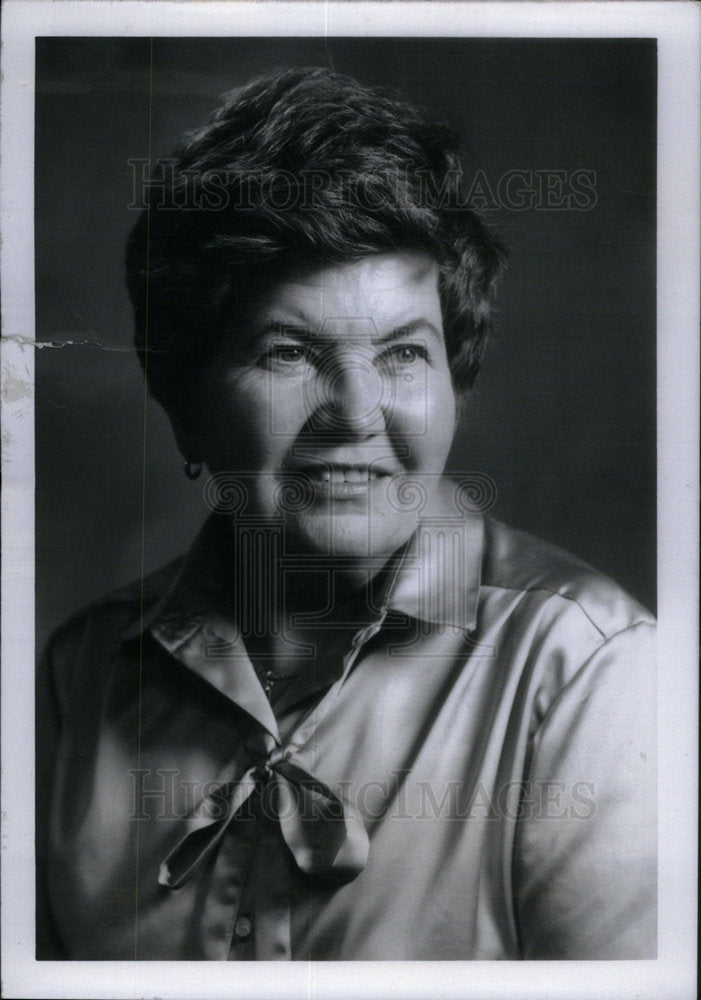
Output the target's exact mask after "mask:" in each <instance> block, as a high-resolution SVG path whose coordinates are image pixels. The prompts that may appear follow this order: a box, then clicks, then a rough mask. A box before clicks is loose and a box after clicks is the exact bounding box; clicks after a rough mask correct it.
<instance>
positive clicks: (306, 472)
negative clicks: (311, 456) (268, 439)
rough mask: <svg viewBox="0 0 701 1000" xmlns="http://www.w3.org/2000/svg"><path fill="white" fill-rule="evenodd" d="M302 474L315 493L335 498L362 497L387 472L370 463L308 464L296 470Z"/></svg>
mask: <svg viewBox="0 0 701 1000" xmlns="http://www.w3.org/2000/svg"><path fill="white" fill-rule="evenodd" d="M297 471H298V473H299V474H300V475H302V476H304V477H305V478H306V479H307V480H308V481H309V484H310V485H311V487H312V488H313V490H314V492H315V494H316V495H317V496H318V497H320V498H322V497H329V498H333V499H337V500H345V499H352V498H353V497H362V496H365V495H366V494H367V493H369V491H370V489H371V488H372V487H373V486H374V485H375V484H376V483H377V482H379V481H380V480H382V479H386V478H387V476H388V475H389V473H388V472H387V471H386V470H384V469H381V468H376V467H374V466H371V465H332V464H330V463H328V462H327V463H324V464H323V465H321V464H320V465H308V466H305V467H304V468H300V469H298V470H297Z"/></svg>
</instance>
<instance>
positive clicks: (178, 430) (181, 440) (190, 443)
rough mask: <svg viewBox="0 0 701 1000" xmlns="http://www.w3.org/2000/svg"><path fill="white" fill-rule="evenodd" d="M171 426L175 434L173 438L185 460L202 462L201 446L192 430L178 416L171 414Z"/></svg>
mask: <svg viewBox="0 0 701 1000" xmlns="http://www.w3.org/2000/svg"><path fill="white" fill-rule="evenodd" d="M170 423H171V426H172V428H173V434H174V435H175V440H176V441H177V444H178V449H179V451H180V454H181V455H182V456H183V460H184V461H185V462H194V463H197V462H200V463H201V462H202V446H201V444H200V442H199V439H198V437H197V435H196V434H194V433H193V432H192V430H191V429H190V428H188V427H186V426H185V424H184V422H183V421H182V420H181V419H180V417H178V416H172V417H171V419H170Z"/></svg>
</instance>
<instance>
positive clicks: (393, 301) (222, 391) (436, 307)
mask: <svg viewBox="0 0 701 1000" xmlns="http://www.w3.org/2000/svg"><path fill="white" fill-rule="evenodd" d="M201 413H202V420H201V424H200V427H199V434H198V436H197V444H198V446H199V448H200V449H201V454H202V456H203V458H204V460H205V462H206V464H207V466H208V468H209V470H210V471H211V472H212V473H213V474H219V476H218V479H217V482H218V483H220V484H221V492H222V495H225V494H226V490H227V482H228V483H231V482H234V483H236V484H239V489H240V491H241V488H242V489H243V491H245V497H246V507H245V509H244V510H243V511H242V512H243V513H245V515H246V517H247V518H250V517H253V518H255V519H256V521H258V520H259V521H260V523H261V526H263V525H265V524H271V522H277V523H278V524H280V523H281V522H282V523H284V528H285V535H286V548H288V549H292V550H294V551H297V552H303V553H307V554H323V555H333V556H338V557H341V558H343V557H345V558H346V559H350V560H353V559H355V558H361V559H362V558H365V557H368V556H376V557H387V556H389V555H390V554H391V553H392V552H394V551H395V550H396V549H397V548H398V547H399V546H400V545H402V544H403V543H404V542H405V541H406V540H407V539H408V538H409V537H410V535H411V534H412V532H413V531H414V530H415V527H416V523H417V514H416V507H417V504H416V502H415V501H416V498H417V497H416V493H417V489H418V491H420V492H422V493H424V492H425V493H427V494H431V493H432V492H433V491H434V490H435V489H436V487H437V482H438V478H439V474H440V473H441V472H442V471H443V468H444V465H445V462H446V458H447V456H448V451H449V449H450V445H451V442H452V438H453V433H454V429H455V416H456V406H455V396H454V392H453V387H452V382H451V377H450V370H449V368H448V359H447V356H446V349H445V343H444V340H443V324H442V318H441V308H440V301H439V297H438V268H437V265H436V264H435V262H434V261H433V260H432V259H431V258H429V257H428V256H427V255H425V254H423V253H420V252H404V253H387V254H382V255H375V256H369V257H365V258H363V259H361V260H359V261H353V262H350V263H344V264H335V265H332V266H329V267H322V268H319V269H318V270H308V271H300V272H298V273H293V274H291V275H289V276H287V277H285V279H284V280H282V281H280V282H279V283H278V284H276V285H274V286H272V287H271V288H270V289H269V290H268V291H266V292H264V293H263V294H262V295H261V296H260V297H259V298H258V299H257V300H256V302H255V305H254V306H253V307H252V308H251V309H249V310H248V313H247V319H246V321H245V323H241V322H239V324H238V328H237V329H236V330H232V332H231V336H230V337H229V338H226V337H225V338H224V339H223V342H222V344H221V347H220V349H219V350H218V352H217V354H216V356H215V357H214V358H213V359H212V360H211V362H210V363H209V364H208V366H207V369H206V372H205V378H204V381H203V394H202V399H201ZM414 484H416V486H415V487H414ZM297 487H298V489H297ZM213 492H216V490H214V491H213ZM407 499H411V500H413V501H414V502H413V503H409V504H407Z"/></svg>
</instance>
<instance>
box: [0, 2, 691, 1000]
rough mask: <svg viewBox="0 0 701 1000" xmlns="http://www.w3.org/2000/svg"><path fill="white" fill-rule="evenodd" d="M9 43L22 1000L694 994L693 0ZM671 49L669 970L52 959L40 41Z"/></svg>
mask: <svg viewBox="0 0 701 1000" xmlns="http://www.w3.org/2000/svg"><path fill="white" fill-rule="evenodd" d="M3 13H4V18H3V46H2V73H3V83H2V163H1V174H0V190H1V209H2V251H1V254H2V255H1V257H0V263H1V269H2V302H3V320H2V333H3V343H2V390H3V391H2V406H3V410H2V425H3V460H2V461H3V495H2V515H3V523H2V543H3V549H2V550H3V556H4V558H3V564H2V635H3V643H2V653H3V656H2V666H3V677H2V694H3V698H2V741H3V742H2V749H3V759H4V768H3V783H2V794H3V813H2V821H3V840H2V847H3V850H2V893H3V906H2V952H3V954H2V958H3V970H4V976H3V979H4V982H3V994H4V996H6V997H8V998H25V997H56V998H58V997H66V998H76V1000H77V998H82V997H86V998H102V997H119V998H122V997H124V998H132V997H133V998H138V997H145V996H158V997H162V998H183V1000H184V998H190V997H198V998H202V1000H207V998H210V997H211V998H218V997H222V998H224V997H226V998H228V1000H235V998H238V997H241V998H244V997H245V998H246V1000H257V998H261V1000H263V998H265V1000H268V998H269V997H271V996H275V997H280V998H284V997H290V998H297V997H299V998H302V997H305V998H310V1000H317V998H320V1000H327V998H332V997H333V998H339V1000H341V998H357V997H366V996H367V997H372V998H373V1000H381V998H384V997H401V998H402V1000H410V998H414V997H416V998H421V1000H431V998H434V997H435V998H441V1000H443V998H447V997H470V998H471V1000H472V998H475V1000H477V998H485V1000H487V998H490V1000H491V998H494V1000H501V998H505V1000H506V998H511V997H514V996H518V997H520V998H521V1000H529V998H534V1000H543V998H547V997H557V998H558V1000H566V998H570V997H573V998H574V997H582V998H586V1000H599V998H601V1000H604V998H608V997H612V998H614V997H620V998H625V1000H628V998H630V997H631V996H635V997H638V998H640V1000H659V998H660V997H665V998H666V1000H677V998H678V1000H686V998H691V997H693V996H694V995H695V982H696V974H695V973H696V967H695V960H696V923H695V921H696V885H697V879H696V816H697V781H696V775H697V738H696V737H697V706H698V678H697V664H698V656H697V653H698V646H697V637H698V628H697V626H698V603H697V594H698V501H699V487H698V426H699V420H698V417H699V392H698V363H699V347H698V331H699V298H698V283H699V175H700V170H699V99H698V95H699V92H700V87H699V82H700V81H699V61H700V60H699V51H700V46H699V42H700V41H701V30H700V25H701V9H699V7H698V6H697V5H695V4H690V3H685V2H677V0H672V2H659V3H649V2H647V0H642V2H624V3H618V2H604V3H577V2H574V3H570V2H552V3H547V4H543V3H521V2H506V3H501V2H497V3H490V2H476V3H475V2H473V3H466V2H462V0H453V2H449V3H441V2H432V3H427V2H413V3H407V2H399V0H398V2H392V3H383V2H373V0H365V2H359V3H355V2H335V3H334V2H328V3H325V2H320V3H314V2H312V3H287V2H284V0H259V2H253V3H251V2H246V0H242V2H237V3H229V2H216V0H213V2H200V0H182V2H162V0H150V2H149V0H144V2H132V0H121V2H114V3H109V2H104V0H7V2H6V3H5V4H4V11H3ZM227 34H233V35H257V36H261V35H270V36H280V37H282V36H290V35H306V36H324V35H336V36H339V35H348V36H366V35H367V36H382V35H395V34H401V35H402V36H405V37H410V36H421V35H435V36H443V35H445V36H456V37H457V36H465V37H493V38H499V37H502V38H516V37H520V38H528V37H531V38H538V37H539V38H545V37H566V38H583V37H591V38H594V37H618V38H621V37H623V38H632V37H638V38H656V39H657V41H658V56H659V63H658V68H659V78H658V79H659V90H658V138H659V142H658V148H659V155H658V272H657V275H658V556H659V571H658V593H659V621H660V640H659V651H660V652H659V662H660V684H659V695H660V697H659V732H660V748H661V752H660V762H659V776H660V781H659V785H660V792H659V843H660V905H659V914H660V934H659V958H658V959H657V960H656V961H639V962H625V961H621V962H574V963H573V962H567V963H562V962H521V963H511V962H500V963H496V962H493V963H492V962H420V963H419V962H377V963H374V962H347V963H340V962H339V963H336V962H325V963H302V962H299V963H288V964H278V963H275V964H273V963H251V964H248V963H243V964H239V965H238V966H237V968H236V974H235V981H232V971H231V968H230V966H228V964H227V963H222V964H221V965H219V964H216V963H202V962H138V963H130V962H99V963H96V962H48V961H42V962H37V961H35V959H34V891H33V890H34V822H33V815H34V805H33V800H34V781H33V774H34V767H33V760H34V729H33V724H32V721H33V717H34V703H33V698H34V686H33V670H34V614H33V609H34V512H33V495H34V412H33V406H34V357H33V341H34V242H33V162H34V58H35V56H34V42H35V37H37V36H60V35H73V36H81V35H84V36H90V35H101V36H131V35H134V36H149V35H152V36H159V35H165V36H168V35H170V36H193V37H194V36H208V35H209V36H217V35H227Z"/></svg>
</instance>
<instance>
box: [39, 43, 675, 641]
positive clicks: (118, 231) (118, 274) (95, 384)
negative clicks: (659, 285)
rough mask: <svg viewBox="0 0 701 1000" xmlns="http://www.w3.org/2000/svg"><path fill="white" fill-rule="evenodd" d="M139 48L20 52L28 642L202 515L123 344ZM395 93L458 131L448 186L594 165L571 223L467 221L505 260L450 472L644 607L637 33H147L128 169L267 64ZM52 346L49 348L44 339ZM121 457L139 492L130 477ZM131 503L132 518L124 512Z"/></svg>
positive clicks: (61, 47)
mask: <svg viewBox="0 0 701 1000" xmlns="http://www.w3.org/2000/svg"><path fill="white" fill-rule="evenodd" d="M149 64H150V42H149V40H148V39H136V38H129V39H118V38H79V39H73V38H51V39H38V40H37V104H36V210H35V220H36V227H35V228H36V233H35V235H36V319H37V324H36V337H37V341H39V342H53V343H54V344H55V345H57V346H55V347H48V346H47V347H44V348H42V349H41V350H38V351H37V359H36V558H37V577H36V581H37V582H36V589H37V605H36V614H37V642H38V644H39V645H40V646H41V645H43V643H44V641H45V639H46V636H47V634H48V631H49V630H50V629H51V628H53V627H55V626H56V625H57V624H59V623H60V622H61V621H62V620H63V619H64V618H65V617H67V616H68V615H69V614H70V613H72V612H73V611H75V610H76V609H78V608H79V607H81V606H82V605H84V604H86V603H88V602H89V601H91V600H93V599H95V598H97V597H99V596H100V595H102V594H103V593H105V592H107V591H108V590H110V589H112V588H113V587H115V586H118V585H120V584H122V583H125V582H128V581H129V580H132V579H135V578H137V577H138V576H139V575H140V572H141V542H142V527H143V533H144V539H145V548H144V570H145V571H147V572H148V571H150V570H151V569H154V568H156V567H157V566H158V565H160V564H162V563H164V562H166V561H168V560H169V559H170V558H172V557H174V556H175V555H177V554H178V553H180V552H181V551H182V550H183V549H185V548H186V547H187V545H188V544H189V542H190V540H191V539H192V537H193V535H194V533H195V532H196V530H197V527H198V525H199V524H200V523H201V521H202V520H203V519H204V517H205V515H206V513H207V510H206V508H205V506H204V503H203V500H202V480H200V482H198V483H190V482H188V481H187V480H186V479H185V477H184V476H183V473H182V463H181V459H180V456H179V454H178V452H177V450H176V447H175V444H174V442H173V440H172V435H171V432H170V428H169V425H168V423H167V420H166V417H165V416H164V414H163V413H162V412H161V410H160V408H159V407H158V406H157V404H156V403H154V402H153V401H152V400H145V396H144V389H143V381H142V377H141V371H140V368H139V366H138V362H137V360H136V356H135V355H134V353H133V352H132V350H131V337H132V320H131V315H130V307H129V302H128V298H127V294H126V291H125V288H124V283H123V278H122V272H123V265H122V261H123V252H124V250H123V248H124V242H125V238H126V235H127V233H128V231H129V230H130V228H131V226H132V225H133V223H134V222H135V220H136V213H135V211H134V210H133V209H130V208H129V205H130V204H131V202H132V200H133V172H132V168H131V167H130V166H129V163H128V160H129V159H132V158H141V159H143V158H146V157H147V156H148V152H149V104H150V100H149ZM311 64H314V65H322V64H323V65H331V66H332V67H333V68H335V69H336V70H338V71H340V72H344V73H349V74H350V75H352V76H356V77H358V78H359V79H360V80H362V81H363V82H365V83H369V84H382V85H385V86H391V87H395V88H397V89H398V90H400V91H401V92H402V93H403V94H404V95H405V96H406V97H408V98H409V99H410V100H414V101H415V102H417V103H420V104H422V105H423V106H425V107H428V108H429V109H431V110H433V111H434V112H435V113H436V114H437V115H438V116H440V117H444V118H446V119H448V120H449V121H450V122H451V123H453V124H454V125H455V126H456V127H457V128H458V130H459V131H460V132H461V133H462V135H463V136H464V138H465V148H466V154H467V155H466V161H467V171H468V179H469V178H470V177H474V175H475V173H476V172H477V171H478V170H481V171H483V172H484V173H483V176H484V177H486V178H487V180H488V182H489V183H490V186H491V187H492V188H496V186H497V183H498V181H499V178H500V177H502V175H503V174H504V173H505V172H507V171H510V170H517V169H518V170H525V171H536V170H540V171H544V170H545V171H549V170H562V171H566V172H567V173H568V175H571V173H572V172H573V171H575V170H582V169H585V170H590V171H595V174H596V182H595V189H596V195H597V201H596V204H595V205H594V206H589V207H588V208H587V209H585V210H576V209H574V208H569V209H564V208H560V209H553V208H548V207H547V206H546V205H543V204H542V203H541V204H540V205H538V204H535V205H533V206H532V207H529V208H526V209H524V210H516V209H515V208H513V207H511V208H509V207H496V208H495V207H491V208H488V209H487V210H486V212H485V214H486V216H487V218H488V220H489V221H491V223H492V225H493V226H495V227H496V228H497V230H498V231H499V232H500V234H501V235H502V237H503V238H504V239H505V240H506V242H507V244H508V245H509V248H510V266H509V269H508V272H507V274H506V276H505V278H504V280H503V283H502V287H501V294H500V297H499V317H498V329H497V333H496V336H495V337H494V339H493V341H492V343H491V347H490V348H489V351H488V354H487V358H486V361H485V364H484V368H483V371H482V374H481V375H480V377H479V379H478V382H477V386H476V388H475V390H474V391H473V393H472V395H471V397H470V399H469V402H468V405H467V408H466V415H465V419H464V421H463V427H462V430H461V431H460V433H459V435H458V438H457V440H456V444H455V447H454V450H453V455H452V458H451V462H450V467H451V468H452V469H453V470H458V471H473V470H474V471H480V472H484V473H487V474H489V475H490V476H491V477H492V478H493V479H494V481H495V482H496V485H497V490H498V499H497V504H496V506H495V508H494V509H493V511H492V513H494V514H495V515H496V516H497V517H499V518H501V519H503V520H505V521H508V522H509V523H511V524H513V525H515V526H517V527H521V528H524V529H526V530H529V531H531V532H533V533H535V534H537V535H540V536H541V537H543V538H546V539H548V540H550V541H553V542H556V543H557V544H560V545H562V546H563V547H565V548H567V549H570V550H571V551H573V552H575V553H576V554H577V555H579V556H581V557H582V558H584V559H586V560H587V561H588V562H590V563H592V564H593V565H595V566H596V567H597V568H599V569H601V570H603V571H604V572H606V573H608V574H609V575H611V576H613V577H614V578H615V579H617V580H618V581H619V582H620V583H621V584H622V585H623V586H624V587H626V589H628V590H629V591H630V592H632V593H633V594H634V595H635V596H636V597H638V598H639V599H640V600H642V601H643V602H644V603H645V604H647V605H648V606H649V607H653V608H654V605H655V593H656V582H655V525H656V519H655V459H656V449H655V413H656V409H655V395H656V393H655V291H656V290H655V202H656V198H655V158H656V132H655V123H656V108H655V100H656V98H655V95H656V69H655V67H656V50H655V42H654V41H651V40H619V39H615V40H609V39H603V40H602V39H596V40H588V39H587V40H581V39H578V40H560V39H525V40H521V39H498V40H496V39H447V38H415V39H401V38H372V39H368V38H343V39H324V38H313V39H308V38H282V39H280V38H264V39H259V38H225V39H222V38H218V39H206V38H195V39H193V38H189V39H185V38H158V39H155V40H154V45H153V94H152V102H151V110H152V157H153V158H154V159H155V158H157V157H165V156H168V155H169V153H170V151H171V149H172V146H173V145H174V143H175V141H176V140H177V139H178V137H179V135H180V133H181V132H182V131H183V130H185V129H189V128H193V127H196V126H197V125H199V124H201V123H202V122H203V120H204V119H205V118H206V117H207V115H208V113H209V111H210V110H211V108H212V106H213V104H214V102H215V101H216V98H217V97H218V95H219V94H221V93H222V92H224V91H225V90H228V89H230V88H231V87H234V86H237V85H238V84H240V83H244V82H246V81H247V80H248V79H249V78H250V77H251V76H253V75H255V74H256V73H258V72H260V71H262V70H267V69H272V68H274V67H277V66H292V65H311ZM58 345H62V346H58ZM144 463H145V492H144V491H143V478H142V467H144ZM142 504H143V509H142Z"/></svg>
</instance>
